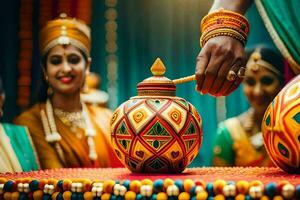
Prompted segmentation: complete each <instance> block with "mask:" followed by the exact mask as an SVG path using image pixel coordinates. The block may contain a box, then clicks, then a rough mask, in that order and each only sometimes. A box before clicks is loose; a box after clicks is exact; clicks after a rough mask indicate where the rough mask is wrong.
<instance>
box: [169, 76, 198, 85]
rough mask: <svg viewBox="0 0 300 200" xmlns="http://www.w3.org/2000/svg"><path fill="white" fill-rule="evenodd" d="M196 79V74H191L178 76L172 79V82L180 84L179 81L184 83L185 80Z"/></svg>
mask: <svg viewBox="0 0 300 200" xmlns="http://www.w3.org/2000/svg"><path fill="white" fill-rule="evenodd" d="M194 80H196V75H195V74H194V75H191V76H186V77H183V78H178V79H174V80H173V83H174V84H180V83H186V82H190V81H194Z"/></svg>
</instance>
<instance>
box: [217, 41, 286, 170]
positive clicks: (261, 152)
mask: <svg viewBox="0 0 300 200" xmlns="http://www.w3.org/2000/svg"><path fill="white" fill-rule="evenodd" d="M283 69H284V60H283V58H282V57H281V55H280V54H279V53H277V52H276V51H274V50H273V49H270V48H268V47H262V46H261V47H257V48H255V50H254V51H253V52H251V56H250V58H249V60H248V62H247V65H246V72H245V78H244V82H243V85H244V93H245V95H246V97H247V99H248V101H249V103H250V108H249V110H248V111H246V112H244V113H242V114H241V115H239V116H237V117H233V118H230V119H227V120H225V121H224V122H221V123H220V124H219V127H218V130H217V136H216V140H215V146H214V158H213V165H215V166H245V167H246V166H272V162H271V161H270V159H269V157H268V155H267V153H266V151H265V149H264V146H263V138H262V133H261V122H262V119H263V116H264V112H265V110H266V109H267V107H268V105H269V104H270V103H271V101H272V100H273V99H274V98H275V96H276V95H277V93H278V92H279V91H280V89H281V88H282V87H283V86H284V77H283Z"/></svg>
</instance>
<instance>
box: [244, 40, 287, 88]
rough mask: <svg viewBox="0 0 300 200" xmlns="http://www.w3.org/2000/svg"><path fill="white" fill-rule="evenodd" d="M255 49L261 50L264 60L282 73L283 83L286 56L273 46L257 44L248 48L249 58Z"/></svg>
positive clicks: (282, 80) (282, 79)
mask: <svg viewBox="0 0 300 200" xmlns="http://www.w3.org/2000/svg"><path fill="white" fill-rule="evenodd" d="M254 51H257V52H259V53H260V54H261V57H262V59H263V60H264V61H266V62H268V63H270V64H271V65H273V66H274V67H275V68H276V69H277V70H278V71H279V72H280V73H281V74H282V76H281V77H280V83H281V85H282V84H283V83H284V58H283V56H282V55H281V54H280V52H279V51H278V50H277V49H275V48H274V47H272V46H268V45H257V46H254V47H252V48H249V49H246V53H247V58H248V59H249V58H250V56H251V54H252V53H253V52H254Z"/></svg>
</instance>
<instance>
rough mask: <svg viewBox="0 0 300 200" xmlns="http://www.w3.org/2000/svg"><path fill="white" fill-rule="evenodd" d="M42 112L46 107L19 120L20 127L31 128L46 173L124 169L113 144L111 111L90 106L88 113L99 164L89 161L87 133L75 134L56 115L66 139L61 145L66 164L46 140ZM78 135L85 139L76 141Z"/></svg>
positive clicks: (58, 128)
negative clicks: (110, 168)
mask: <svg viewBox="0 0 300 200" xmlns="http://www.w3.org/2000/svg"><path fill="white" fill-rule="evenodd" d="M41 109H45V104H44V103H39V104H36V105H35V106H33V107H32V108H31V109H29V110H28V111H25V112H24V113H22V114H21V115H20V116H19V117H18V118H17V119H16V123H17V124H20V125H24V126H27V127H28V129H29V132H30V134H31V137H32V140H33V143H34V145H35V147H36V151H37V154H38V157H39V159H40V163H41V166H42V169H50V168H62V167H72V168H73V167H122V164H121V163H120V162H119V159H118V158H117V156H116V155H115V153H114V150H113V148H112V146H111V144H110V132H109V130H110V128H109V127H110V118H111V116H112V113H111V111H110V110H108V109H106V108H101V107H96V106H92V105H87V112H88V114H89V117H90V120H91V123H92V124H93V126H94V128H95V130H96V132H97V134H96V136H95V137H94V140H95V145H96V152H97V155H98V158H97V160H95V161H92V160H91V159H90V158H89V147H88V144H87V140H86V137H85V135H84V130H82V129H77V132H76V133H74V131H73V132H72V131H71V128H70V126H67V125H66V124H64V123H63V122H62V121H61V120H60V119H59V118H58V117H56V116H55V115H54V119H55V123H56V127H57V131H58V132H59V133H60V135H61V138H62V139H61V140H60V141H59V144H60V146H61V148H62V151H63V154H64V157H65V162H63V161H62V160H61V158H60V157H59V155H58V153H57V151H56V150H55V147H54V145H53V144H50V143H48V142H47V141H46V139H45V133H44V129H43V124H42V120H41V115H40V111H41ZM78 134H80V135H82V137H76V135H78Z"/></svg>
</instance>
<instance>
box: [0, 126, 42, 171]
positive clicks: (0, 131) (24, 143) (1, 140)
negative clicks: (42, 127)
mask: <svg viewBox="0 0 300 200" xmlns="http://www.w3.org/2000/svg"><path fill="white" fill-rule="evenodd" d="M39 168H40V167H39V163H38V159H37V156H36V152H35V148H34V146H33V143H32V141H31V137H30V135H29V133H28V131H27V128H25V127H24V126H17V125H14V124H7V123H2V124H0V172H20V171H32V170H38V169H39Z"/></svg>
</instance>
